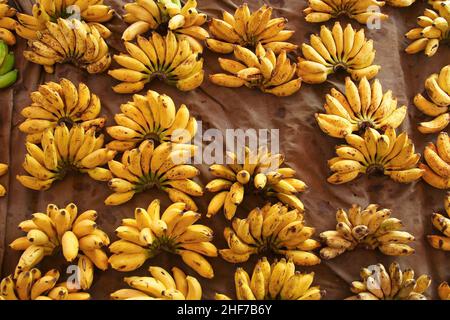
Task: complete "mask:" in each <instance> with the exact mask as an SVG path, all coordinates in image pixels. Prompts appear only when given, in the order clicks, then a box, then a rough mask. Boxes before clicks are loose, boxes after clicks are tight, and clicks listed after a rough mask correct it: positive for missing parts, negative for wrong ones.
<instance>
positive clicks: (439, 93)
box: [414, 65, 450, 134]
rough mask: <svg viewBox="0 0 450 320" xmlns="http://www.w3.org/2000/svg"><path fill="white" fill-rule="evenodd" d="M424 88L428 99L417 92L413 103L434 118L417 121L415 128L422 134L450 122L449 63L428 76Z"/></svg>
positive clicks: (438, 128) (437, 130)
mask: <svg viewBox="0 0 450 320" xmlns="http://www.w3.org/2000/svg"><path fill="white" fill-rule="evenodd" d="M425 89H426V91H427V95H428V97H429V99H427V98H425V97H424V96H423V95H422V94H420V93H419V94H417V95H416V96H415V97H414V105H415V106H416V107H417V109H419V110H420V111H421V112H423V113H424V114H426V115H427V116H430V117H434V119H433V120H431V121H427V122H421V123H419V126H418V127H417V129H419V131H420V132H422V133H424V134H427V133H436V132H439V131H441V130H444V129H445V128H446V127H447V126H448V124H449V123H450V112H449V111H450V65H448V66H445V67H444V68H442V70H441V71H440V72H439V74H433V75H431V76H429V77H428V78H427V80H426V81H425ZM430 100H431V101H430Z"/></svg>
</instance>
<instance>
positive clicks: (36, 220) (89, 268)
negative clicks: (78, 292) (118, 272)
mask: <svg viewBox="0 0 450 320" xmlns="http://www.w3.org/2000/svg"><path fill="white" fill-rule="evenodd" d="M97 217H98V215H97V212H96V211H95V210H87V211H85V212H83V213H80V214H78V208H77V206H76V205H75V204H73V203H70V204H68V205H67V206H66V207H65V208H62V209H60V208H58V207H57V206H56V205H54V204H49V205H48V206H47V212H46V213H41V212H38V213H34V214H33V218H32V219H30V220H25V221H22V222H21V223H20V224H19V229H21V230H22V231H24V232H26V233H27V235H26V236H24V237H20V238H17V239H16V240H14V241H13V242H11V244H10V245H9V246H10V247H11V249H13V250H19V251H23V253H22V256H21V257H20V259H19V262H18V264H17V266H16V270H15V273H14V278H17V277H18V276H19V274H20V273H21V272H25V271H30V270H31V269H32V268H33V267H34V266H36V265H37V264H38V263H39V262H41V261H42V259H44V257H45V256H50V255H53V254H54V253H55V252H56V251H57V250H58V249H59V248H61V250H62V253H63V255H64V258H65V259H66V260H67V261H68V262H72V261H74V260H75V259H76V258H77V257H79V259H78V275H79V277H78V279H79V282H80V283H79V284H80V287H81V288H82V289H84V290H87V289H89V288H90V287H91V284H92V281H93V277H94V265H95V266H96V267H97V268H99V269H100V270H103V271H104V270H106V269H108V257H107V256H106V253H105V252H104V251H103V250H102V247H103V246H108V245H109V238H108V235H107V234H106V233H105V232H103V231H102V230H101V229H99V227H98V225H97V224H96V223H95V220H96V219H97ZM81 253H82V254H83V255H81ZM79 254H80V256H79Z"/></svg>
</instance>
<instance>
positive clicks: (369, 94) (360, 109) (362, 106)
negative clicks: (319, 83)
mask: <svg viewBox="0 0 450 320" xmlns="http://www.w3.org/2000/svg"><path fill="white" fill-rule="evenodd" d="M324 108H325V111H326V114H323V113H319V114H316V120H317V123H318V124H319V127H320V129H322V131H323V132H325V133H326V134H328V135H330V136H332V137H335V138H343V137H345V136H346V135H347V134H350V133H352V132H355V131H360V130H362V131H364V130H365V129H366V128H374V129H377V130H380V129H381V130H382V129H383V128H385V127H388V126H389V127H391V128H394V129H395V128H397V127H398V126H400V124H401V123H402V122H403V120H404V119H405V116H406V111H407V107H406V106H402V107H400V108H397V99H396V98H395V97H393V96H392V91H390V90H389V91H387V92H386V93H384V94H383V88H382V87H381V84H380V82H379V81H378V80H375V81H373V82H372V85H370V83H369V81H367V79H366V78H365V77H364V78H362V79H361V81H360V82H359V86H357V85H356V84H355V83H354V82H353V81H352V80H351V79H350V78H349V77H347V78H346V79H345V94H344V93H341V92H340V91H338V90H336V89H335V88H333V89H331V92H330V94H327V95H326V103H325V105H324Z"/></svg>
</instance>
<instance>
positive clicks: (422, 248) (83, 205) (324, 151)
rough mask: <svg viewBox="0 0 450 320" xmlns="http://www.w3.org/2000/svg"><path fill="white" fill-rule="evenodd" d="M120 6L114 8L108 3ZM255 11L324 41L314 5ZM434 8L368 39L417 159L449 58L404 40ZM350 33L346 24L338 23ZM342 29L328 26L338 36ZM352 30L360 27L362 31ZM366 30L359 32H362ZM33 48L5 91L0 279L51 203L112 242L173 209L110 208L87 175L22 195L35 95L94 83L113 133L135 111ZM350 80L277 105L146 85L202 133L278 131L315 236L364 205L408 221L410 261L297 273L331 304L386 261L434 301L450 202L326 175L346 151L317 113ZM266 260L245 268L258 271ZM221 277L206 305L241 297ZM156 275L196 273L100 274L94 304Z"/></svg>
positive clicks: (218, 221) (169, 258)
mask: <svg viewBox="0 0 450 320" xmlns="http://www.w3.org/2000/svg"><path fill="white" fill-rule="evenodd" d="M15 2H16V5H17V6H18V7H19V8H21V9H23V10H25V11H26V12H30V10H31V1H25V0H22V1H15ZM106 2H111V1H106ZM112 3H113V4H112V5H113V7H114V9H116V10H117V11H118V13H121V12H122V10H121V5H122V2H121V1H116V0H113V1H112ZM249 3H250V7H251V8H252V10H253V9H255V8H257V7H259V6H260V5H262V4H263V3H268V4H270V5H271V6H273V7H274V9H275V10H274V15H276V16H284V17H287V18H288V19H289V24H288V26H289V28H291V29H295V30H296V34H295V36H294V37H293V38H292V41H294V42H295V43H297V44H300V43H302V42H303V41H306V42H308V41H309V34H310V33H313V32H318V31H319V25H316V24H308V23H306V22H305V21H304V18H303V16H302V14H301V10H302V9H303V8H304V7H306V1H304V0H302V1H299V0H296V1H287V0H286V1H284V0H273V1H256V0H252V1H249ZM239 4H241V1H231V0H208V1H206V0H203V1H199V7H200V9H201V10H202V11H203V12H206V13H207V14H208V15H209V16H211V17H217V16H219V15H220V13H221V10H229V11H234V9H235V8H236V7H237V6H238V5H239ZM424 7H425V5H424V4H423V3H422V1H417V3H416V4H415V5H413V6H412V7H411V8H406V9H395V8H389V7H387V8H384V9H383V10H384V11H385V12H387V13H388V14H389V15H390V19H389V20H387V21H385V22H383V23H382V29H381V30H373V31H370V30H369V31H367V36H368V37H369V38H372V39H374V41H375V48H376V50H377V57H376V63H378V64H380V65H381V66H382V70H381V72H380V74H379V76H378V78H379V79H380V80H381V83H382V85H383V87H384V88H385V89H386V90H387V89H392V90H393V92H394V94H395V96H397V97H398V100H399V103H400V104H407V105H408V106H409V111H408V117H407V118H406V120H405V122H404V123H403V125H402V127H401V129H403V130H406V131H407V132H408V133H409V134H410V135H411V137H412V139H413V141H414V142H415V143H416V149H417V150H418V151H419V152H422V151H423V148H424V145H425V144H426V143H427V142H428V141H431V140H432V139H434V138H435V136H431V135H430V136H424V135H422V134H420V133H419V132H418V131H417V129H416V126H417V123H418V122H419V121H420V120H421V119H422V118H423V116H422V115H421V114H420V113H419V112H418V110H416V108H415V107H414V106H413V105H412V98H413V96H414V95H415V94H416V93H417V92H421V91H422V90H423V82H424V80H425V78H426V77H427V76H428V75H429V74H430V73H433V72H436V71H438V70H440V68H441V67H442V66H444V65H445V64H448V63H450V58H449V57H450V48H449V47H442V48H441V49H439V52H438V53H437V55H436V56H435V57H433V58H432V59H427V58H425V56H424V55H422V54H418V55H413V56H410V55H407V54H405V53H404V52H403V49H404V48H405V46H406V45H407V41H406V40H405V38H404V36H403V35H404V34H405V32H406V31H407V30H409V29H410V28H412V27H415V21H416V17H417V16H419V15H420V14H421V13H422V12H423V8H424ZM341 21H344V22H346V21H345V20H341ZM332 23H333V22H329V23H328V24H329V25H332ZM353 23H354V22H353ZM354 25H355V26H357V24H356V23H354ZM108 26H109V27H110V28H111V30H112V31H113V32H114V35H113V37H112V38H111V39H109V40H108V42H109V44H110V46H111V47H112V48H113V50H121V47H122V46H121V43H120V35H121V32H122V31H123V29H124V28H125V23H123V22H122V21H121V20H120V18H119V17H115V18H114V20H112V22H111V23H109V24H108ZM25 46H26V43H25V41H23V40H19V41H18V44H17V45H16V47H15V51H16V56H17V67H18V68H19V69H20V79H19V80H18V82H17V83H16V85H15V86H13V87H12V88H10V89H6V90H2V91H0V144H1V152H0V162H6V163H9V164H10V166H11V167H10V171H9V175H7V176H4V177H2V178H0V183H3V184H5V185H7V187H8V192H9V194H8V196H6V197H4V198H2V199H0V259H1V260H0V262H1V267H2V268H1V276H2V277H3V276H6V275H8V274H10V273H11V272H13V270H14V266H15V264H16V263H17V261H18V258H19V256H20V252H15V251H12V250H11V249H9V248H8V246H7V244H8V243H10V242H11V241H12V240H13V239H15V238H16V237H18V236H22V235H23V233H22V232H21V231H19V230H18V229H17V225H18V223H19V222H20V221H22V220H24V219H28V218H29V217H30V215H31V214H32V213H33V212H37V211H42V210H45V207H46V205H47V204H48V203H55V204H57V205H59V206H62V205H66V204H67V203H69V202H72V201H73V202H75V203H76V204H78V206H79V208H80V210H86V209H95V210H97V211H98V212H99V214H100V218H99V225H100V226H101V228H103V229H104V230H105V231H106V232H108V233H109V234H110V235H111V238H112V240H114V239H115V237H114V235H113V230H114V229H115V228H116V227H117V226H118V225H119V223H120V220H121V219H122V218H124V217H130V216H132V214H133V210H134V208H135V207H138V206H141V207H142V206H147V205H148V203H149V202H150V201H151V200H152V199H154V198H156V197H159V198H160V199H161V200H162V202H163V207H165V206H166V205H167V204H168V203H169V201H168V198H167V196H166V195H165V194H164V193H161V192H157V191H149V192H146V193H144V194H139V195H137V196H135V197H134V199H133V200H132V201H130V202H129V203H127V204H124V205H122V206H119V207H106V206H104V205H103V200H104V199H105V198H106V197H107V196H108V195H109V194H110V191H109V190H108V187H107V185H106V183H100V182H96V181H93V180H91V179H90V178H89V177H88V176H87V175H72V176H68V177H67V178H66V179H65V180H64V181H61V182H58V183H55V184H54V185H53V187H52V188H51V189H50V190H49V191H46V192H34V191H31V190H28V189H25V188H24V187H22V186H21V185H20V184H19V183H18V182H17V181H16V179H15V175H16V174H18V173H21V172H23V170H22V168H21V163H22V161H23V159H24V154H25V148H24V140H25V136H24V134H22V133H21V132H19V130H18V129H17V127H18V125H19V124H20V122H21V121H23V118H22V117H21V115H20V113H19V112H20V110H21V109H22V108H23V107H25V106H27V104H28V103H29V101H30V100H29V93H30V92H31V91H33V90H35V89H36V88H37V87H38V85H39V84H41V83H44V82H45V81H50V80H56V81H57V80H58V79H59V78H61V77H67V78H68V79H70V80H72V81H75V82H78V81H83V82H85V83H86V84H87V85H88V86H89V87H90V88H91V90H92V91H93V92H94V93H96V94H98V95H99V96H100V98H101V101H102V106H103V111H102V113H103V114H105V115H106V116H107V117H108V119H109V121H108V125H111V124H112V123H113V121H112V120H111V119H112V118H113V115H114V113H116V112H118V110H119V106H120V104H121V103H123V102H126V101H128V99H129V98H130V97H129V96H128V95H118V94H115V93H114V92H113V91H112V90H111V85H112V84H113V83H115V81H114V80H113V79H112V78H111V77H109V76H107V75H106V74H102V75H88V74H87V73H85V72H83V71H81V70H77V69H76V68H75V67H73V66H71V65H58V66H57V67H56V72H55V74H52V75H48V74H45V73H44V71H43V69H41V68H40V67H39V66H37V65H34V64H32V63H29V62H27V61H25V60H24V59H23V58H22V57H21V52H22V50H24V48H25ZM204 56H205V67H206V73H207V74H211V73H213V72H218V71H219V69H220V68H219V65H218V63H217V58H218V57H219V55H217V54H214V53H211V52H208V50H205V54H204ZM344 77H345V75H344V74H339V75H333V76H331V77H330V78H329V80H328V81H327V82H326V83H324V84H322V85H315V86H311V85H307V84H304V85H303V87H302V89H301V91H300V92H298V93H297V94H295V95H293V96H291V97H288V98H276V97H275V96H271V95H266V94H263V93H261V92H259V91H252V90H250V89H246V88H241V89H227V88H222V87H217V86H215V85H213V84H211V83H210V82H209V81H207V80H206V81H205V82H204V83H203V85H202V86H201V87H200V88H198V89H197V90H195V91H192V92H187V93H183V92H179V91H177V90H176V89H175V88H173V87H169V86H167V85H164V84H162V83H159V82H154V83H152V84H151V85H148V86H147V88H152V89H153V90H156V91H158V92H160V93H166V94H168V95H170V96H171V97H172V98H173V99H174V100H175V102H176V104H177V105H180V104H181V103H185V104H187V105H188V106H189V108H190V110H191V112H192V113H193V114H194V115H195V116H196V117H197V119H199V120H202V121H203V124H204V127H207V128H210V127H214V128H219V129H221V130H224V129H227V128H256V129H259V128H279V129H280V135H281V150H282V152H284V153H285V155H286V159H287V163H288V164H289V165H290V166H292V167H293V168H294V169H296V170H297V172H298V176H299V177H300V178H302V179H303V180H305V181H306V182H307V184H308V185H309V187H310V188H309V190H308V191H307V192H306V193H304V194H303V195H302V196H301V199H302V200H303V201H304V203H305V205H306V219H307V222H308V224H309V225H312V226H314V227H316V228H317V234H318V233H319V232H321V231H324V230H329V229H333V228H334V226H335V224H336V222H335V218H334V214H335V211H336V209H337V208H340V207H342V208H349V207H350V206H351V204H352V203H357V204H360V205H363V206H365V205H367V204H368V203H379V204H380V205H382V206H384V207H387V208H391V209H392V211H393V215H394V216H395V217H397V218H400V219H402V220H403V222H404V224H405V226H406V229H407V230H408V231H410V232H412V233H413V234H414V235H415V236H416V237H417V241H416V242H415V243H414V247H415V249H416V253H415V254H414V255H412V256H410V257H404V258H392V257H387V256H384V255H382V254H381V253H379V252H378V251H364V250H362V249H357V250H355V251H354V252H349V253H346V254H344V255H342V256H340V257H338V258H336V259H334V260H331V261H323V262H322V264H321V265H318V266H315V267H311V268H302V267H300V268H298V269H299V270H305V271H311V270H313V271H314V272H315V273H316V277H315V282H316V283H318V284H319V285H320V286H321V287H322V288H323V289H325V290H326V291H327V295H326V299H343V298H345V297H347V296H349V295H350V294H351V292H350V291H349V285H350V282H351V281H353V280H356V279H358V278H359V275H358V274H359V269H360V268H361V267H363V266H367V265H370V264H375V263H378V262H382V263H384V264H385V265H387V264H389V263H390V262H392V261H395V260H396V261H399V262H400V264H401V265H402V267H404V268H406V267H412V268H414V270H415V271H416V273H417V274H422V273H427V274H429V275H431V277H432V279H433V283H432V286H431V288H430V290H429V292H428V294H429V295H431V296H432V297H433V298H436V297H437V295H436V287H437V285H438V283H440V282H442V281H444V280H450V269H449V268H448V264H449V261H450V257H449V254H448V253H445V252H442V251H437V250H434V249H432V248H431V247H430V246H429V245H428V244H427V243H426V240H425V236H426V235H427V234H430V233H431V232H432V226H431V222H430V215H431V213H432V212H433V211H436V210H437V211H442V210H443V197H444V194H445V192H444V191H439V190H436V189H433V188H432V187H430V186H428V185H426V184H425V183H423V182H419V183H413V184H410V185H401V184H396V183H394V182H392V181H391V180H389V179H388V178H368V177H361V178H359V179H357V180H356V181H354V182H352V183H349V184H346V185H343V186H333V185H330V184H328V183H327V182H326V178H327V176H328V175H329V171H328V168H327V162H326V161H327V159H329V158H331V157H333V156H334V146H335V145H336V144H339V143H340V141H339V140H337V139H332V138H329V137H327V136H325V134H323V133H322V132H321V131H320V129H319V128H318V126H317V125H316V123H315V120H314V113H316V112H318V111H321V110H322V106H323V102H324V95H325V94H326V93H328V92H329V90H330V89H331V88H332V87H339V88H342V87H343V80H344ZM200 167H201V171H202V175H201V182H202V183H203V184H206V183H207V182H208V181H209V180H210V179H211V176H210V175H209V174H208V171H207V166H200ZM211 196H212V195H211V194H206V196H205V197H203V198H202V199H201V200H200V199H199V200H198V204H199V206H200V211H201V212H205V210H206V207H207V203H208V201H209V199H210V198H211ZM263 204H264V201H263V200H261V199H257V198H249V199H247V198H246V200H245V203H244V204H243V205H241V206H240V207H239V210H238V216H244V215H245V214H246V213H247V212H248V211H249V210H250V209H252V208H254V207H255V206H261V205H263ZM201 221H202V222H203V223H205V224H207V225H209V226H211V227H212V228H213V229H214V230H215V232H216V237H215V240H214V243H215V244H216V245H217V246H218V248H224V247H225V242H224V239H223V236H222V231H223V228H224V227H225V226H227V225H229V222H227V221H226V220H225V218H224V217H223V215H221V214H219V215H217V216H216V217H215V218H213V219H210V220H207V219H206V218H204V219H202V220H201ZM257 259H258V257H257V256H253V257H252V258H251V260H250V261H249V262H248V263H246V264H244V266H245V268H246V269H247V270H251V268H252V266H253V265H254V263H255V261H256V260H257ZM210 261H211V262H212V264H213V266H214V270H215V278H214V279H213V280H205V279H200V281H201V283H202V286H203V290H204V298H207V299H211V298H213V296H214V293H215V292H223V293H226V294H229V295H231V296H234V287H233V281H232V279H233V273H234V270H235V268H236V266H234V265H231V264H229V263H227V262H225V261H223V260H221V259H220V258H216V259H210ZM149 265H159V266H162V267H168V268H170V267H172V266H174V265H176V266H181V267H182V268H183V269H184V270H185V271H187V272H188V273H190V274H192V273H193V271H192V270H189V268H188V267H187V266H185V265H184V264H183V263H182V261H181V259H180V258H179V257H177V256H173V255H169V254H161V255H160V256H158V257H156V258H154V259H153V260H150V261H147V263H146V264H145V266H144V267H143V268H141V269H140V270H137V271H135V272H131V273H126V274H124V273H120V272H116V271H113V270H109V271H107V272H96V275H95V282H94V285H93V286H92V288H91V291H90V292H91V293H92V294H93V297H94V298H96V299H107V298H108V297H109V293H111V292H112V291H114V290H117V289H119V288H123V287H125V285H124V283H123V282H122V278H123V277H124V276H130V275H143V274H146V273H147V271H146V270H147V267H148V266H149ZM64 266H66V263H65V262H64V261H63V258H62V255H61V254H59V255H58V256H56V257H52V258H46V259H45V261H44V262H43V263H42V264H41V265H40V267H41V268H42V269H43V270H47V268H52V267H59V268H61V269H62V268H63V267H64Z"/></svg>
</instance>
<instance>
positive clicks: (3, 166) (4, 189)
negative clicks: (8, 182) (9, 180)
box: [0, 163, 8, 197]
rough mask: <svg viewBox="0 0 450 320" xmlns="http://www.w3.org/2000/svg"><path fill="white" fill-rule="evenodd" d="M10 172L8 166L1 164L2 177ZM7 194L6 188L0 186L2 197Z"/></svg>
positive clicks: (0, 175)
mask: <svg viewBox="0 0 450 320" xmlns="http://www.w3.org/2000/svg"><path fill="white" fill-rule="evenodd" d="M7 172H8V165H7V164H4V163H0V177H2V176H4V175H5V174H6V173H7ZM5 194H6V188H5V187H4V186H3V185H1V184H0V197H3V196H4V195H5Z"/></svg>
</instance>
